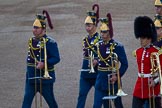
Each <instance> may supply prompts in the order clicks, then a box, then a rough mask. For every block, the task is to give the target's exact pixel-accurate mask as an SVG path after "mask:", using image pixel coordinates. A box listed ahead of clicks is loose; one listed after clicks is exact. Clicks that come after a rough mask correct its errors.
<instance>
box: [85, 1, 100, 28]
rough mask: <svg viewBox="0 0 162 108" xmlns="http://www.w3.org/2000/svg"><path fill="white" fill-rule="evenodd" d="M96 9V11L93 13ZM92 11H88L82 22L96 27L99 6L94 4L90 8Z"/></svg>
mask: <svg viewBox="0 0 162 108" xmlns="http://www.w3.org/2000/svg"><path fill="white" fill-rule="evenodd" d="M95 9H96V11H95ZM92 10H93V11H88V12H87V17H86V19H85V21H84V23H85V24H87V23H90V24H95V25H96V26H97V24H98V18H99V5H98V4H94V5H93V6H92Z"/></svg>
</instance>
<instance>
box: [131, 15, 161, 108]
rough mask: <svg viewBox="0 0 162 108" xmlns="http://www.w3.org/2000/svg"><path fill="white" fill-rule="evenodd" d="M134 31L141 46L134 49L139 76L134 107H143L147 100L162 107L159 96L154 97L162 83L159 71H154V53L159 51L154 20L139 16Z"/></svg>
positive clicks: (153, 105) (156, 106) (150, 105)
mask: <svg viewBox="0 0 162 108" xmlns="http://www.w3.org/2000/svg"><path fill="white" fill-rule="evenodd" d="M134 33H135V37H136V38H137V39H138V38H139V39H140V45H141V47H140V48H138V49H137V50H136V51H134V56H135V57H136V61H137V66H138V78H137V81H136V84H135V87H134V92H133V102H132V108H143V105H144V104H145V102H146V101H148V102H149V107H150V108H161V107H160V104H159V103H158V101H157V98H154V97H155V96H158V95H159V93H160V84H159V82H158V81H157V77H158V76H157V75H158V73H152V62H151V57H152V54H153V53H157V52H158V51H159V48H158V47H155V46H154V45H153V43H154V42H155V41H156V39H157V33H156V29H155V25H154V22H153V21H152V20H151V19H150V18H149V17H147V16H139V17H137V18H136V19H135V21H134ZM160 59H161V57H160ZM159 65H160V64H159Z"/></svg>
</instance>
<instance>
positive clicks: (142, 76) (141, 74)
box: [138, 73, 152, 78]
mask: <svg viewBox="0 0 162 108" xmlns="http://www.w3.org/2000/svg"><path fill="white" fill-rule="evenodd" d="M138 76H139V77H141V78H148V77H151V76H152V75H151V74H144V73H138Z"/></svg>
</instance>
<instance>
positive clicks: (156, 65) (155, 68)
mask: <svg viewBox="0 0 162 108" xmlns="http://www.w3.org/2000/svg"><path fill="white" fill-rule="evenodd" d="M160 54H161V53H160V50H159V52H158V53H157V52H153V53H151V55H150V60H151V77H154V76H157V75H158V77H159V81H160V95H162V75H161V65H160V59H159V55H160ZM151 88H152V92H153V98H152V99H153V100H152V101H151V97H152V96H151V91H150V87H149V88H148V89H149V96H150V98H149V106H150V108H151V106H153V108H155V96H154V88H153V87H151Z"/></svg>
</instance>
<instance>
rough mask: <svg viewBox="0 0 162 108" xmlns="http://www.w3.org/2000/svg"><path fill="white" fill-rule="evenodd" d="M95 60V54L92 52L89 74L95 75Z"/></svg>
mask: <svg viewBox="0 0 162 108" xmlns="http://www.w3.org/2000/svg"><path fill="white" fill-rule="evenodd" d="M93 59H94V54H93V52H92V51H90V71H89V73H95V70H94V67H93Z"/></svg>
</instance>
